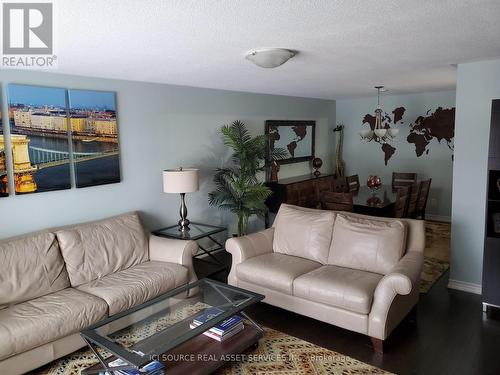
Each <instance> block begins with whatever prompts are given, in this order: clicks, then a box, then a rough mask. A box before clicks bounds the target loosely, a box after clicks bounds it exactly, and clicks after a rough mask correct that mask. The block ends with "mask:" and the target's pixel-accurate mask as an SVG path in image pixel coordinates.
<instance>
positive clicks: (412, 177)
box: [392, 172, 417, 187]
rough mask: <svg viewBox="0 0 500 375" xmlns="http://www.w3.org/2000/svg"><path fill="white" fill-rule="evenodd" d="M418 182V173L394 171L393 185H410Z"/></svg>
mask: <svg viewBox="0 0 500 375" xmlns="http://www.w3.org/2000/svg"><path fill="white" fill-rule="evenodd" d="M415 183H417V174H416V173H401V172H392V186H393V187H398V186H408V185H413V184H415Z"/></svg>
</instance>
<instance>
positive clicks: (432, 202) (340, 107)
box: [337, 91, 455, 219]
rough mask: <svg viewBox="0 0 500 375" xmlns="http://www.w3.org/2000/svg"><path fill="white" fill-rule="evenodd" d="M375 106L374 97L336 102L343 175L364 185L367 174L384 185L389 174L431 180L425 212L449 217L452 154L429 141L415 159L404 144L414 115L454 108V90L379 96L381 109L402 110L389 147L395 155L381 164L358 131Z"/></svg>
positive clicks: (412, 150)
mask: <svg viewBox="0 0 500 375" xmlns="http://www.w3.org/2000/svg"><path fill="white" fill-rule="evenodd" d="M376 105H377V98H376V97H369V98H361V99H350V100H338V101H337V122H340V123H343V124H344V125H345V133H344V152H343V159H344V160H345V162H346V169H347V174H356V173H357V174H359V178H360V180H361V181H360V182H361V183H362V184H363V183H365V181H366V179H367V177H368V176H369V175H370V174H377V175H378V176H380V177H381V178H382V181H383V182H384V183H390V181H391V177H392V172H417V173H418V178H419V179H426V178H432V186H431V192H430V195H429V203H428V206H427V212H428V213H429V214H433V215H437V216H438V218H440V219H449V218H450V216H451V190H452V189H451V185H452V172H453V162H452V158H451V156H452V151H451V150H450V149H449V148H448V146H447V145H446V144H445V142H444V141H443V142H442V143H441V144H440V143H439V142H438V141H437V140H435V139H433V140H432V141H431V142H430V145H429V150H430V151H429V154H428V155H427V154H425V153H424V154H423V155H422V156H420V157H416V154H415V146H414V145H413V144H411V143H408V142H407V141H406V137H407V136H408V134H409V124H410V123H412V122H414V121H415V120H416V118H417V117H418V116H421V115H425V113H426V112H427V111H428V110H429V109H431V110H432V111H434V110H435V109H436V108H437V107H439V106H441V107H443V108H450V107H454V106H455V91H443V92H429V93H422V94H409V95H387V94H382V96H381V106H382V109H383V110H385V111H386V112H388V113H391V112H392V111H393V110H394V109H395V108H397V107H405V108H406V111H405V114H404V116H403V121H404V124H403V125H401V126H400V127H399V128H400V132H399V134H398V136H397V139H396V141H394V142H393V143H392V144H393V146H394V147H396V152H395V153H394V155H393V156H392V157H391V159H389V161H388V164H387V166H386V165H385V164H384V153H383V152H382V150H381V146H380V144H378V143H375V142H373V141H372V142H370V143H365V142H364V141H362V140H361V138H360V136H359V132H360V131H361V130H362V129H368V125H363V126H362V121H363V118H364V116H365V115H366V114H367V113H371V114H374V110H375V108H376Z"/></svg>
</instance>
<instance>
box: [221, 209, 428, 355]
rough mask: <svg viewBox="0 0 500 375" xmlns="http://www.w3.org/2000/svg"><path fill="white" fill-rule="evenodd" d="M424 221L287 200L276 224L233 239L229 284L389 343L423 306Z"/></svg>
mask: <svg viewBox="0 0 500 375" xmlns="http://www.w3.org/2000/svg"><path fill="white" fill-rule="evenodd" d="M424 246H425V232H424V222H423V221H420V220H410V219H388V218H379V217H371V216H364V215H356V214H351V213H345V212H333V211H322V210H311V209H305V208H301V207H296V206H291V205H286V204H282V205H281V207H280V210H279V212H278V214H277V216H276V219H275V221H274V224H273V227H272V228H269V229H266V230H264V231H261V232H257V233H253V234H250V235H247V236H244V237H240V238H231V239H229V240H228V241H227V242H226V249H227V250H228V251H229V252H230V253H231V254H232V256H233V264H232V268H231V272H230V274H229V278H228V282H229V284H231V285H235V286H239V287H241V288H245V289H249V290H252V291H254V292H257V293H261V294H263V295H265V296H266V298H265V300H264V302H267V303H269V304H271V305H275V306H278V307H281V308H284V309H287V310H291V311H294V312H296V313H299V314H302V315H307V316H310V317H313V318H315V319H318V320H321V321H324V322H327V323H331V324H334V325H337V326H340V327H343V328H346V329H349V330H351V331H355V332H359V333H363V334H365V335H369V336H370V337H371V338H372V341H373V344H374V348H375V350H377V351H382V349H383V345H382V344H383V340H385V339H386V338H387V336H388V335H389V334H390V333H391V331H392V330H393V329H394V328H395V327H396V326H397V325H398V324H399V322H401V320H402V319H403V318H404V317H405V316H406V315H407V314H408V312H409V311H410V310H411V309H412V308H413V307H414V306H415V305H416V304H417V302H418V297H419V281H420V272H421V269H422V264H423V250H424Z"/></svg>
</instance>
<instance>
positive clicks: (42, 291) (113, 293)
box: [0, 213, 198, 375]
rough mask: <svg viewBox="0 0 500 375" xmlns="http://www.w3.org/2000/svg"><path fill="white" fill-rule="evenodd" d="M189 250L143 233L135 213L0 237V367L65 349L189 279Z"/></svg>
mask: <svg viewBox="0 0 500 375" xmlns="http://www.w3.org/2000/svg"><path fill="white" fill-rule="evenodd" d="M197 249H198V247H197V244H196V243H195V242H194V241H179V240H172V239H166V238H160V237H156V236H152V235H149V234H148V233H146V231H145V230H144V228H143V226H142V225H141V222H140V219H139V217H138V215H137V213H129V214H124V215H120V216H116V217H113V218H109V219H106V220H102V221H98V222H92V223H85V224H81V225H76V226H71V227H65V228H60V229H54V230H46V231H42V232H37V233H32V234H28V235H24V236H21V237H16V238H11V239H7V240H2V241H0V374H8V375H14V374H22V373H24V372H27V371H29V370H32V369H35V368H37V367H39V366H41V365H43V364H45V363H48V362H50V361H53V360H54V359H57V358H59V357H62V356H64V355H66V354H69V353H71V352H73V351H75V350H77V349H79V348H81V347H83V346H84V345H85V342H84V341H83V340H82V338H81V337H80V335H79V331H80V330H82V329H84V328H85V327H87V326H89V325H91V324H94V323H96V322H98V321H99V320H102V319H104V318H106V317H108V316H109V315H113V314H116V313H119V312H121V311H123V310H126V309H128V308H130V307H133V306H136V305H138V304H141V303H143V302H145V301H147V300H149V299H152V298H154V297H156V296H158V295H159V294H162V293H165V292H167V291H169V290H171V289H173V288H176V287H178V286H180V285H183V284H186V283H188V282H192V281H195V280H196V274H195V273H194V270H193V265H192V256H193V255H194V254H195V253H196V251H197Z"/></svg>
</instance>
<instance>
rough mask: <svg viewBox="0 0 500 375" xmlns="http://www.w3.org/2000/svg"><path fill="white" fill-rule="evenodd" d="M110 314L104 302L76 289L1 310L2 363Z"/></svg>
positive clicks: (0, 356)
mask: <svg viewBox="0 0 500 375" xmlns="http://www.w3.org/2000/svg"><path fill="white" fill-rule="evenodd" d="M107 312H108V305H106V302H104V301H103V300H102V299H100V298H97V297H94V296H92V295H89V294H86V293H83V292H80V291H78V290H75V289H73V288H67V289H64V290H61V291H59V292H56V293H52V294H47V295H46V296H43V297H39V298H36V299H33V300H31V301H27V302H23V303H20V304H18V305H13V306H10V307H8V308H6V309H3V310H0V342H1V345H0V360H2V359H4V358H7V357H10V356H12V355H14V354H18V353H22V352H25V351H27V350H29V349H32V348H35V347H37V346H40V345H43V344H46V343H49V342H52V341H54V340H57V339H59V338H62V337H65V336H67V335H70V334H72V333H76V332H79V331H81V330H82V329H84V328H85V327H88V326H89V325H91V324H94V323H97V322H98V321H99V320H101V319H104V318H106V317H107Z"/></svg>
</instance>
